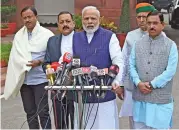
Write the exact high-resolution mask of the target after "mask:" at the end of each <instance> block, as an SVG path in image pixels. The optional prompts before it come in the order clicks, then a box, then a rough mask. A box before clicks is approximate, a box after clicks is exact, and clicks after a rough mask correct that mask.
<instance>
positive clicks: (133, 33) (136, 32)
mask: <svg viewBox="0 0 179 130" xmlns="http://www.w3.org/2000/svg"><path fill="white" fill-rule="evenodd" d="M139 32H140V29H139V28H137V29H135V30H132V31H130V32H128V34H127V35H136V34H138V33H139Z"/></svg>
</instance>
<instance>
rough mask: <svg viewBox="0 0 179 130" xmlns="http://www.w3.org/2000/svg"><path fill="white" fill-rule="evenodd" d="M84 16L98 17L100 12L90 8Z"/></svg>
mask: <svg viewBox="0 0 179 130" xmlns="http://www.w3.org/2000/svg"><path fill="white" fill-rule="evenodd" d="M83 17H98V12H97V10H94V9H88V10H85V11H84V13H83Z"/></svg>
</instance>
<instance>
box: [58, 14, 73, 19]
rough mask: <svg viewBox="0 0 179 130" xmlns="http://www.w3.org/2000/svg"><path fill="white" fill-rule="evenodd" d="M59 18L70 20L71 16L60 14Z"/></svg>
mask: <svg viewBox="0 0 179 130" xmlns="http://www.w3.org/2000/svg"><path fill="white" fill-rule="evenodd" d="M59 20H72V18H71V15H70V14H61V15H60V16H59Z"/></svg>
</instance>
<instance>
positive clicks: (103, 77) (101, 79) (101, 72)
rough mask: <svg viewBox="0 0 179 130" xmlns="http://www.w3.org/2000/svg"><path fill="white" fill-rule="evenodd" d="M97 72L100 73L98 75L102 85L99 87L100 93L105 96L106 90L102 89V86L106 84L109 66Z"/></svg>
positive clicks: (102, 96)
mask: <svg viewBox="0 0 179 130" xmlns="http://www.w3.org/2000/svg"><path fill="white" fill-rule="evenodd" d="M97 74H98V77H99V79H100V81H101V85H100V89H99V95H100V97H101V98H104V97H105V95H106V92H105V91H102V90H101V89H102V86H105V85H106V83H105V76H106V74H108V68H104V69H98V70H97Z"/></svg>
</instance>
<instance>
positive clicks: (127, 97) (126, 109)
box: [119, 89, 133, 117]
mask: <svg viewBox="0 0 179 130" xmlns="http://www.w3.org/2000/svg"><path fill="white" fill-rule="evenodd" d="M132 110H133V99H132V92H130V91H128V90H126V89H124V102H123V104H122V106H121V110H120V113H119V117H123V116H133V111H132Z"/></svg>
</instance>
